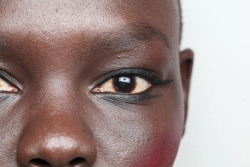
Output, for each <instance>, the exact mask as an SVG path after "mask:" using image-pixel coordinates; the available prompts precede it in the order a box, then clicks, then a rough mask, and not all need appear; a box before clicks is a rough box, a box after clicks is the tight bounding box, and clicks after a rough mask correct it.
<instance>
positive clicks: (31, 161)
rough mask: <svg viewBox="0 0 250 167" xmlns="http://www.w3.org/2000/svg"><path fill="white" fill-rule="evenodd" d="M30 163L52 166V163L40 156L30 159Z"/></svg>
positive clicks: (39, 165)
mask: <svg viewBox="0 0 250 167" xmlns="http://www.w3.org/2000/svg"><path fill="white" fill-rule="evenodd" d="M30 165H31V166H36V167H51V165H50V164H49V163H48V162H47V161H45V160H43V159H40V158H35V159H32V160H30Z"/></svg>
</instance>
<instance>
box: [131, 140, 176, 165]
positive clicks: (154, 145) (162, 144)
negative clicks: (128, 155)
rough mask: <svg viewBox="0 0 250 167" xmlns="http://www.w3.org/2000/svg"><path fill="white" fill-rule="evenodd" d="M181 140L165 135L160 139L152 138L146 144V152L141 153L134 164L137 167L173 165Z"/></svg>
mask: <svg viewBox="0 0 250 167" xmlns="http://www.w3.org/2000/svg"><path fill="white" fill-rule="evenodd" d="M179 141H180V140H174V139H173V137H170V136H168V135H167V136H166V135H164V136H163V137H161V138H160V139H157V141H156V140H152V141H151V142H150V143H148V145H145V147H147V148H145V152H144V153H143V154H142V155H140V156H139V157H138V158H137V160H135V161H136V163H135V165H134V166H136V167H172V166H173V163H174V160H175V157H176V154H177V151H178V147H179Z"/></svg>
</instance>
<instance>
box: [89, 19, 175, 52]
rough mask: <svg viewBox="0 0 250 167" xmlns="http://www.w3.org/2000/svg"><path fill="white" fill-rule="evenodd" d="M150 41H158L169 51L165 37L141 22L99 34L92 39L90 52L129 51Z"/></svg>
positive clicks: (160, 32)
mask: <svg viewBox="0 0 250 167" xmlns="http://www.w3.org/2000/svg"><path fill="white" fill-rule="evenodd" d="M152 39H157V40H159V41H160V42H162V43H163V44H164V45H165V46H166V47H167V48H169V49H171V45H170V43H169V39H168V37H167V35H165V34H164V33H163V32H162V31H160V30H159V29H157V28H155V27H153V26H152V25H150V24H148V23H144V22H141V23H133V24H128V25H126V26H124V27H122V28H120V29H118V30H115V31H110V32H104V33H102V34H99V35H98V36H97V37H95V39H94V42H93V44H94V46H93V48H92V49H91V52H94V53H96V52H98V53H99V52H100V53H101V52H103V51H122V50H131V49H134V48H135V47H138V46H139V44H141V43H142V42H150V41H151V40H152Z"/></svg>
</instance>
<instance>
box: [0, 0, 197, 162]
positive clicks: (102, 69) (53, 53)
mask: <svg viewBox="0 0 250 167" xmlns="http://www.w3.org/2000/svg"><path fill="white" fill-rule="evenodd" d="M179 18H180V17H179V6H178V1H176V0H127V1H118V0H67V1H66V0H37V1H34V0H11V1H9V0H0V126H1V129H0V137H1V140H0V162H1V166H13V167H15V166H19V167H28V166H29V167H35V166H36V167H45V166H46V167H47V166H49V167H66V166H72V167H76V166H77V167H80V166H81V167H87V166H94V167H118V166H119V167H171V166H173V163H174V160H175V157H176V154H177V151H178V148H179V143H180V141H181V138H182V135H183V132H184V125H185V119H186V113H187V106H188V94H189V83H190V76H191V71H192V59H193V54H192V52H191V51H190V50H185V51H183V52H180V51H179V43H180V40H179V38H180V31H179V29H180V20H179ZM128 83H130V84H128Z"/></svg>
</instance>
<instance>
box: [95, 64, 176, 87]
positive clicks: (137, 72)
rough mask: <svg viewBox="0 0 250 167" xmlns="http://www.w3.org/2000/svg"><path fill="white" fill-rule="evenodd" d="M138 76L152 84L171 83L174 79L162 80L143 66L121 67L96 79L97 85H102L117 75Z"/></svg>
mask: <svg viewBox="0 0 250 167" xmlns="http://www.w3.org/2000/svg"><path fill="white" fill-rule="evenodd" d="M129 75H133V76H138V77H141V78H143V79H145V80H147V81H148V82H150V83H151V84H152V85H166V84H168V83H170V82H171V81H172V80H164V81H162V80H161V79H160V78H159V77H158V76H156V75H154V74H153V72H151V71H150V70H147V69H142V68H125V69H119V70H116V71H111V72H110V73H108V74H106V75H104V76H103V77H100V78H99V79H98V80H97V81H96V83H97V84H96V85H95V86H97V85H100V84H102V83H103V82H105V81H107V80H108V79H110V78H112V77H116V76H129Z"/></svg>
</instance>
